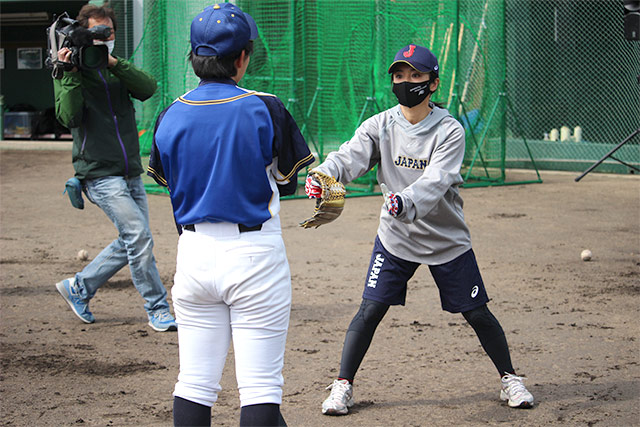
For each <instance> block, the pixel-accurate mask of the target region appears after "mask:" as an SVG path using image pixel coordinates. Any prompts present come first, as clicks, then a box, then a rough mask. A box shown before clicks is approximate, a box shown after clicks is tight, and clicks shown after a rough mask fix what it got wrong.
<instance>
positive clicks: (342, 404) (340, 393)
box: [322, 380, 354, 415]
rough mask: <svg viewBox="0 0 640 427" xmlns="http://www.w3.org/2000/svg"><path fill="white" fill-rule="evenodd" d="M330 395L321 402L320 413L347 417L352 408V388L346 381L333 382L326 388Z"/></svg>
mask: <svg viewBox="0 0 640 427" xmlns="http://www.w3.org/2000/svg"><path fill="white" fill-rule="evenodd" d="M328 389H331V394H330V395H329V397H327V398H326V400H325V401H324V402H322V413H323V414H325V415H347V414H348V413H349V408H351V407H352V406H353V403H354V400H353V386H352V385H351V384H349V381H347V380H335V381H333V384H331V385H330V386H329V387H327V390H328Z"/></svg>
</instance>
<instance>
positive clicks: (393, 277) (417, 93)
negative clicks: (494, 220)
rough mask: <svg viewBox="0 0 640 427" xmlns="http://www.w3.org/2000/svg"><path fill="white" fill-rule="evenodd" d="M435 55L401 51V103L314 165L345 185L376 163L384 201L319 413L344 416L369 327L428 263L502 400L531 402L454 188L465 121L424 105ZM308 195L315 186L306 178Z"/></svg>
mask: <svg viewBox="0 0 640 427" xmlns="http://www.w3.org/2000/svg"><path fill="white" fill-rule="evenodd" d="M438 71H439V69H438V61H437V59H436V57H435V56H434V55H433V53H432V52H431V51H430V50H429V49H427V48H425V47H422V46H418V45H415V44H410V45H408V46H405V47H404V48H402V49H400V51H398V53H397V54H396V56H395V58H394V61H393V63H392V64H391V66H390V67H389V74H391V75H392V82H393V92H394V94H395V95H396V97H397V98H398V102H399V104H398V105H396V106H395V107H392V108H390V109H388V110H386V111H383V112H381V113H379V114H377V115H375V116H373V117H371V118H369V119H368V120H366V121H365V122H364V123H362V125H361V126H360V127H359V128H358V129H357V130H356V132H355V135H354V136H353V138H351V140H350V141H348V142H346V143H344V144H343V145H342V146H341V147H340V149H339V150H338V151H335V152H332V153H329V155H328V156H327V158H326V160H325V161H324V162H323V163H322V164H321V165H319V166H318V167H316V168H315V169H314V170H316V171H320V172H323V173H325V174H327V175H331V176H333V177H335V178H336V179H337V180H338V181H340V182H342V183H344V184H346V183H349V182H351V181H353V180H354V179H356V178H358V177H360V176H363V175H364V174H366V173H367V172H368V171H369V170H371V168H372V167H374V166H375V165H377V166H378V172H377V179H378V182H379V183H380V184H381V185H380V186H381V189H382V190H383V193H384V194H383V196H384V199H385V202H384V205H382V207H381V209H380V225H379V227H378V234H377V236H376V240H375V244H374V248H373V253H372V255H371V262H370V265H369V270H368V274H367V277H366V279H365V286H364V293H363V298H362V303H361V305H360V309H359V311H358V312H357V313H356V315H355V317H354V318H353V320H352V321H351V324H350V325H349V328H348V330H347V333H346V337H345V341H344V346H343V350H342V360H341V363H340V374H339V376H338V378H337V379H336V380H335V381H334V382H333V384H332V385H330V386H329V387H328V388H330V389H331V394H330V395H329V397H328V398H327V399H326V400H325V401H324V402H323V404H322V413H323V414H326V415H346V414H348V412H349V408H350V407H351V406H353V404H354V400H353V379H354V377H355V374H356V372H357V370H358V368H359V366H360V363H361V362H362V359H363V358H364V355H365V353H366V352H367V349H368V348H369V345H370V344H371V340H372V339H373V334H374V332H375V329H376V327H377V326H378V324H379V323H380V321H381V320H382V318H383V317H384V315H385V314H386V313H387V310H388V309H389V306H391V305H404V303H405V297H406V291H407V282H408V281H409V279H410V278H411V277H412V276H413V274H414V273H415V271H416V269H417V268H418V266H420V265H421V264H425V265H428V266H429V269H430V271H431V274H432V276H433V278H434V281H435V282H436V284H437V286H438V289H439V291H440V298H441V304H442V308H443V310H446V311H448V312H451V313H462V315H463V316H464V318H465V319H466V320H467V322H469V324H470V325H471V326H472V327H473V329H474V331H475V332H476V334H477V335H478V338H479V340H480V343H481V344H482V347H483V348H484V350H485V351H486V353H487V354H488V356H489V357H490V358H491V360H492V362H493V363H494V365H495V366H496V369H497V370H498V372H499V374H500V377H501V383H502V388H501V391H500V398H501V399H502V400H504V401H507V402H508V405H509V406H510V407H515V408H530V407H532V406H533V396H532V395H531V393H529V391H528V390H527V389H526V388H525V386H524V384H523V378H522V377H519V376H517V375H516V373H515V371H514V369H513V366H512V364H511V357H510V355H509V347H508V344H507V340H506V338H505V335H504V331H503V329H502V327H501V326H500V323H499V322H498V320H497V319H496V318H495V317H494V316H493V314H492V313H491V312H490V311H489V309H488V307H487V302H488V301H489V298H488V297H487V293H486V290H485V287H484V284H483V281H482V277H481V275H480V271H479V269H478V265H477V262H476V258H475V255H474V253H473V249H472V248H471V237H470V235H469V229H468V227H467V225H466V223H465V220H464V214H463V212H462V205H463V202H462V198H461V197H460V194H459V191H458V187H459V185H460V184H462V182H463V180H462V176H461V175H460V168H461V166H462V161H463V158H464V151H465V134H464V129H463V127H462V125H461V124H460V123H459V122H458V121H457V120H456V119H454V118H453V117H452V116H451V115H450V114H449V112H448V111H447V110H445V109H443V108H440V107H439V106H437V105H435V104H434V103H432V102H431V95H432V94H433V92H434V91H435V90H436V89H437V87H438V84H439V82H440V80H439V78H438ZM306 184H307V185H306V187H305V188H306V192H307V195H309V197H317V196H318V195H319V191H320V189H319V184H318V183H317V182H315V181H314V179H313V178H312V177H311V176H309V177H307V183H306Z"/></svg>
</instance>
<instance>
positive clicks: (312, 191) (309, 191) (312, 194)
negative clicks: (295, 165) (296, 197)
mask: <svg viewBox="0 0 640 427" xmlns="http://www.w3.org/2000/svg"><path fill="white" fill-rule="evenodd" d="M304 192H305V194H306V195H307V196H309V198H310V199H317V198H319V197H320V196H321V195H322V185H320V183H319V182H318V181H316V180H315V179H313V176H312V175H307V179H306V180H305V182H304Z"/></svg>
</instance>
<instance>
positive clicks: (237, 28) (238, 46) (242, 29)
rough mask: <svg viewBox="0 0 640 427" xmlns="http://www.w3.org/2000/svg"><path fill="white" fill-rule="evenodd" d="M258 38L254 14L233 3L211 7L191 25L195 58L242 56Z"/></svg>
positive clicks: (201, 13)
mask: <svg viewBox="0 0 640 427" xmlns="http://www.w3.org/2000/svg"><path fill="white" fill-rule="evenodd" d="M257 38H258V27H257V26H256V22H255V21H254V20H253V18H252V17H251V15H249V14H248V13H244V12H243V11H242V10H240V8H239V7H238V6H236V5H235V4H232V3H219V4H214V5H213V6H207V7H206V8H205V9H204V10H203V11H202V12H200V14H198V16H196V17H195V18H193V21H192V22H191V50H192V51H193V53H194V54H195V55H200V56H220V57H225V56H228V55H232V54H235V53H238V52H240V51H241V50H242V48H244V47H245V46H246V45H247V43H249V40H255V39H257Z"/></svg>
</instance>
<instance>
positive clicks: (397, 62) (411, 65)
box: [387, 60, 433, 74]
mask: <svg viewBox="0 0 640 427" xmlns="http://www.w3.org/2000/svg"><path fill="white" fill-rule="evenodd" d="M398 64H407V65H408V66H410V67H411V68H413V69H414V70H416V71H419V72H421V73H429V72H431V71H433V70H421V69H419V68H416V66H415V65H413V64H412V63H411V62H409V61H402V60H400V61H394V62H393V64H391V65H390V66H389V71H388V72H387V74H391V69H392V68H393V67H394V66H396V65H398Z"/></svg>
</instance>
